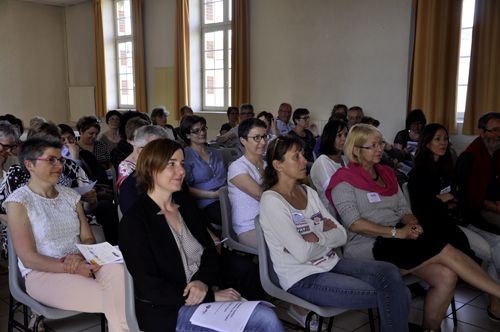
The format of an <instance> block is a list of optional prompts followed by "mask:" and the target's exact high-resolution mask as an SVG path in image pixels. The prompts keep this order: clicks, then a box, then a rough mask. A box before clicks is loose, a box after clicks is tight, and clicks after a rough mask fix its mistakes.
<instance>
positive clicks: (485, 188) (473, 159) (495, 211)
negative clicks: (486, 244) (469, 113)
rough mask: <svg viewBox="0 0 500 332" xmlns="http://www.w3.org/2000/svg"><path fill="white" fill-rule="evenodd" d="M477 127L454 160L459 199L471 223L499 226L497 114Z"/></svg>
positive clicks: (499, 132) (499, 135)
mask: <svg viewBox="0 0 500 332" xmlns="http://www.w3.org/2000/svg"><path fill="white" fill-rule="evenodd" d="M478 127H479V136H478V137H477V138H476V139H474V141H472V143H471V144H470V145H469V146H468V147H467V148H466V149H465V151H464V152H462V154H461V155H460V157H459V158H458V160H457V166H456V170H457V180H458V194H459V200H460V201H461V202H463V205H464V213H466V214H467V217H468V218H469V219H470V220H473V219H481V218H484V219H485V220H486V221H488V222H490V223H492V224H494V225H496V226H497V227H500V158H499V153H498V151H499V149H500V113H496V112H491V113H486V114H484V115H483V116H482V117H481V118H480V119H479V123H478ZM497 227H495V228H497ZM495 233H496V234H499V233H498V231H495Z"/></svg>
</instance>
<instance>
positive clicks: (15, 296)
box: [7, 230, 106, 332]
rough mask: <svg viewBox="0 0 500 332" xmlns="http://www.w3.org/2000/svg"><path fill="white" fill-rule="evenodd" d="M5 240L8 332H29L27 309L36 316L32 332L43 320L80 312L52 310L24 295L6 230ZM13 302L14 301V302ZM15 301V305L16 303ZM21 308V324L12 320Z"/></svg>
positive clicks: (14, 255) (21, 278)
mask: <svg viewBox="0 0 500 332" xmlns="http://www.w3.org/2000/svg"><path fill="white" fill-rule="evenodd" d="M7 238H8V241H9V289H10V301H9V323H8V330H9V332H12V331H13V329H14V327H16V329H17V328H21V329H23V330H24V331H31V330H30V329H29V327H28V324H29V317H28V307H29V308H31V310H32V311H33V312H34V313H36V314H38V315H39V316H38V317H37V319H36V321H35V325H34V328H33V331H34V332H37V331H38V325H39V323H40V321H41V320H42V319H44V318H47V319H51V320H54V319H64V318H69V317H73V316H76V315H79V314H82V312H79V311H72V310H63V309H57V308H52V307H49V306H46V305H43V304H41V303H40V302H38V301H36V300H35V299H33V298H32V297H31V296H29V295H28V293H26V288H25V286H24V278H23V277H22V275H21V271H20V270H19V266H18V265H17V262H18V260H17V254H16V251H15V250H14V246H13V244H12V241H11V236H10V230H7ZM14 300H15V301H14ZM16 301H17V303H16ZM21 306H22V307H23V322H22V323H21V322H19V321H17V320H15V319H14V313H15V312H16V310H18V309H19V307H21ZM100 316H101V331H102V332H106V318H105V317H104V314H100Z"/></svg>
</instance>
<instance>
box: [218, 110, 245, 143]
mask: <svg viewBox="0 0 500 332" xmlns="http://www.w3.org/2000/svg"><path fill="white" fill-rule="evenodd" d="M254 117H255V113H254V111H253V105H252V104H242V105H241V106H240V123H241V122H243V121H245V120H246V119H252V118H254ZM216 141H217V143H219V144H222V145H224V146H225V147H228V148H236V147H239V146H240V141H239V138H238V126H235V127H233V128H231V130H229V131H228V132H227V133H225V134H224V135H221V136H218V137H217V138H216Z"/></svg>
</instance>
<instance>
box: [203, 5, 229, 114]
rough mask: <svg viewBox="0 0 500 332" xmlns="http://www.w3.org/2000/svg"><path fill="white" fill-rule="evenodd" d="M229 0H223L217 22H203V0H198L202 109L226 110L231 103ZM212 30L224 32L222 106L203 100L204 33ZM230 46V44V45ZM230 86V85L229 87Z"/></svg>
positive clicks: (204, 87)
mask: <svg viewBox="0 0 500 332" xmlns="http://www.w3.org/2000/svg"><path fill="white" fill-rule="evenodd" d="M230 1H231V0H223V7H224V14H223V15H224V18H223V21H222V22H218V23H210V24H205V0H200V8H201V11H200V13H201V38H200V40H201V47H200V55H201V61H200V63H201V99H202V109H203V110H204V111H224V112H225V111H226V110H227V108H228V107H229V106H231V105H229V104H230V100H231V95H230V92H229V91H230V90H229V88H230V87H229V81H230V80H231V77H230V74H229V68H230V67H231V59H230V58H229V48H228V46H229V42H230V40H229V31H230V30H231V29H232V27H231V20H230V15H231V13H230V12H229V8H230ZM214 31H223V33H224V105H223V106H207V104H206V100H205V90H206V86H205V33H207V32H214ZM231 47H232V45H231ZM231 69H232V68H231ZM231 88H232V87H231Z"/></svg>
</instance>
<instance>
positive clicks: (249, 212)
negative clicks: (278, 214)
mask: <svg viewBox="0 0 500 332" xmlns="http://www.w3.org/2000/svg"><path fill="white" fill-rule="evenodd" d="M238 136H239V138H240V142H241V144H242V145H243V146H244V148H245V154H244V155H243V156H241V157H240V158H238V159H237V160H235V161H234V162H233V163H231V165H229V170H228V174H227V183H228V189H229V200H230V202H231V205H232V206H234V207H236V206H237V207H238V208H237V209H236V208H234V209H231V214H232V221H233V229H234V231H235V232H236V234H237V235H238V240H239V241H240V242H241V243H243V244H245V245H247V246H250V247H253V248H257V239H256V236H255V224H254V218H255V216H256V215H257V214H258V213H259V201H260V196H261V195H262V187H261V185H262V180H263V176H264V168H265V166H266V165H265V162H264V159H263V157H262V156H263V155H264V152H265V150H266V146H267V141H268V139H269V136H268V135H267V128H266V124H265V123H264V122H263V121H262V120H259V119H246V120H244V121H242V122H241V123H240V124H239V126H238Z"/></svg>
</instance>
